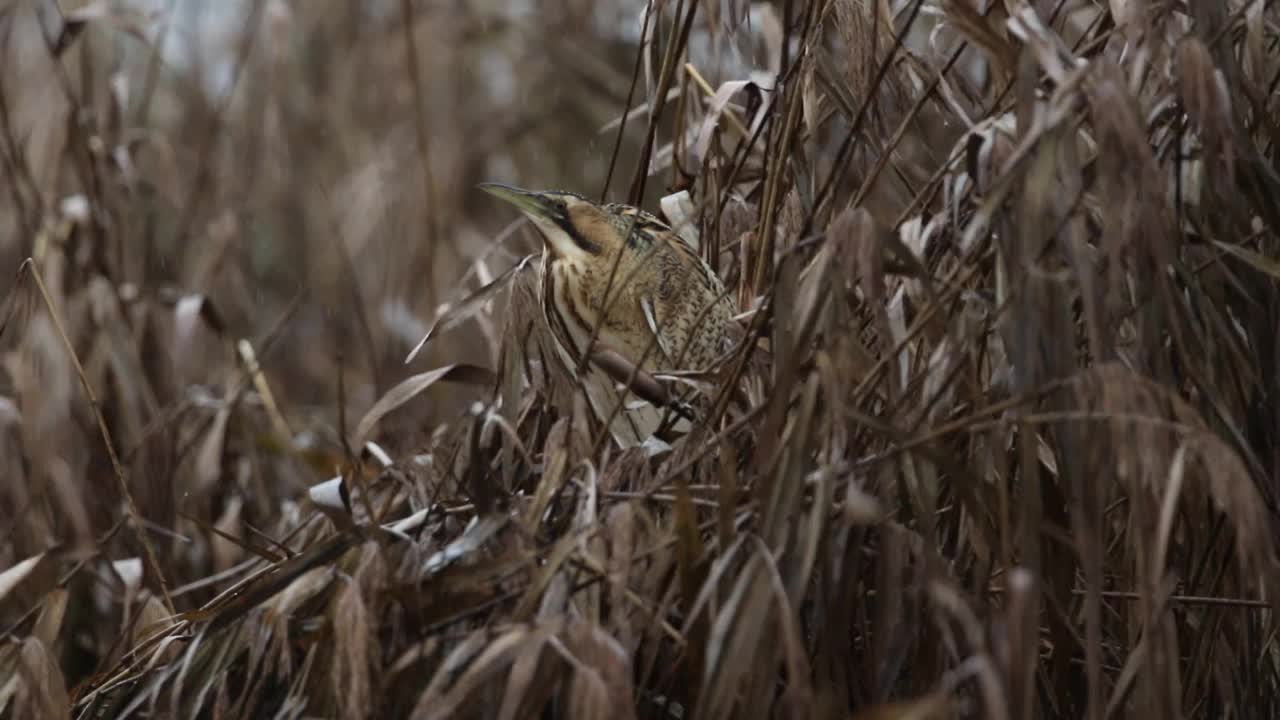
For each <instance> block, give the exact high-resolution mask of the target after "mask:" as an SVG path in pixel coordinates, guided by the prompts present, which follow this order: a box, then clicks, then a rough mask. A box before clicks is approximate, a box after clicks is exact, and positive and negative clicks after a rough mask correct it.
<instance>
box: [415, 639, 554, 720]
mask: <svg viewBox="0 0 1280 720" xmlns="http://www.w3.org/2000/svg"><path fill="white" fill-rule="evenodd" d="M487 635H488V632H487V631H485V630H478V631H476V632H475V633H474V634H473V635H472V636H471V638H469V639H468V640H469V642H466V643H463V644H462V645H460V646H459V647H458V648H457V649H456V650H455V651H454V652H453V654H452V655H450V657H449V660H446V661H445V663H444V664H443V665H441V667H440V669H439V670H438V671H437V672H436V676H435V678H433V679H432V681H431V685H430V686H429V687H428V688H427V689H426V690H425V691H423V693H422V696H421V697H419V698H418V703H417V705H416V706H414V708H413V714H412V717H414V718H422V719H424V720H425V719H430V718H448V717H453V716H454V715H455V713H456V711H457V710H458V708H459V707H461V706H462V703H464V702H465V701H466V700H467V698H469V697H470V696H471V695H472V693H474V692H475V691H476V690H477V689H478V688H479V687H480V686H481V685H482V684H483V683H484V682H485V681H487V680H489V679H490V678H492V677H493V676H494V675H496V674H497V673H498V672H499V671H500V670H502V669H503V668H504V667H506V666H507V664H508V662H509V661H510V660H511V658H512V657H513V656H516V655H517V654H518V653H520V652H521V651H523V650H524V649H525V648H526V647H528V645H529V642H530V641H535V642H539V643H540V642H542V640H541V639H540V638H539V637H538V635H537V634H536V633H533V632H531V631H530V630H529V629H528V628H527V627H524V626H518V627H515V628H512V629H511V630H508V631H507V632H505V633H502V634H501V635H499V636H498V637H496V638H491V637H487ZM477 651H479V653H478V656H476V655H477ZM472 657H474V660H473V659H472ZM450 661H452V662H450ZM463 665H466V666H467V667H466V670H462V666H463ZM459 673H461V674H459ZM445 685H448V686H449V687H448V689H447V690H446V689H445V687H444V686H445Z"/></svg>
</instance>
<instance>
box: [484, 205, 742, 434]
mask: <svg viewBox="0 0 1280 720" xmlns="http://www.w3.org/2000/svg"><path fill="white" fill-rule="evenodd" d="M480 187H481V189H483V190H485V191H486V192H488V193H490V194H492V195H495V196H497V197H499V198H501V199H503V200H505V201H507V202H509V203H511V204H512V205H515V206H516V207H517V208H519V209H520V210H521V211H522V212H523V213H524V214H525V216H527V217H528V218H529V220H530V221H532V223H533V225H534V227H535V228H537V229H538V232H539V233H540V234H541V235H542V240H543V253H542V262H541V264H540V265H539V269H538V274H539V278H538V279H539V283H538V285H539V290H538V300H539V303H540V305H541V311H542V313H543V315H544V317H545V319H546V325H547V327H548V328H549V330H550V335H551V339H552V343H553V345H554V346H555V348H556V354H557V355H558V357H559V359H560V362H561V363H562V364H563V365H564V367H565V369H566V370H567V371H568V374H569V377H570V378H572V379H573V380H574V381H575V382H576V383H577V384H578V385H579V386H580V387H582V388H583V390H584V391H585V392H586V395H587V399H588V401H589V402H590V405H591V408H592V411H593V412H594V414H595V415H596V417H597V418H599V419H600V421H601V422H606V423H608V427H609V430H610V432H611V433H612V435H613V437H614V438H615V439H616V440H617V442H618V444H619V445H621V446H622V447H624V448H627V447H633V446H636V445H639V444H642V443H643V442H644V441H645V440H646V439H648V438H649V437H651V436H652V435H653V434H654V433H655V432H656V431H657V430H659V429H660V427H661V426H662V424H663V422H664V415H665V414H667V413H669V412H670V408H660V407H657V406H655V405H653V404H651V403H648V402H645V401H642V400H638V399H637V398H636V397H635V394H634V393H633V392H630V391H632V390H634V388H635V385H634V384H633V385H627V384H626V383H625V382H620V380H621V378H620V375H621V374H625V373H621V374H620V373H619V372H618V368H617V365H616V364H615V363H606V362H603V359H604V358H605V357H614V356H613V355H611V354H610V353H616V355H617V356H621V358H623V359H624V360H625V361H626V363H629V364H630V365H632V366H634V367H635V368H638V369H639V370H643V371H645V372H647V373H649V374H650V376H652V374H654V373H661V372H672V371H706V370H709V369H711V366H712V365H713V364H714V362H715V361H716V360H717V359H718V358H719V357H721V356H722V355H723V353H725V352H726V351H728V350H729V349H731V345H732V341H731V339H730V332H729V331H730V326H731V323H732V318H733V314H734V307H733V301H732V300H730V299H729V297H728V293H726V292H725V289H724V285H723V283H721V281H720V278H719V277H717V276H716V274H715V272H714V271H712V269H711V268H710V266H708V265H707V263H706V262H705V261H704V260H703V259H702V258H701V257H700V256H699V255H698V253H697V252H695V251H694V250H693V248H691V247H689V245H688V244H687V243H686V242H685V241H684V239H682V238H681V237H680V236H679V235H678V234H677V233H675V232H674V231H673V230H672V229H671V228H670V227H668V226H667V225H666V224H665V223H663V222H662V221H660V220H659V219H658V218H656V217H654V216H653V215H650V214H649V213H647V212H644V211H643V210H640V209H639V208H635V207H631V206H629V205H620V204H613V203H610V204H597V203H594V202H592V201H590V200H587V199H586V198H584V197H582V196H581V195H578V194H576V193H571V192H564V191H558V190H557V191H540V192H539V191H531V190H522V189H519V188H513V187H508V186H505V185H498V184H495V183H484V184H482V185H481V186H480ZM635 374H636V373H635V372H634V371H633V372H632V373H631V375H630V377H635ZM671 427H673V429H674V430H676V431H677V432H679V431H682V430H683V431H687V429H688V427H689V422H688V415H683V416H680V417H679V419H678V420H677V421H676V422H674V423H671Z"/></svg>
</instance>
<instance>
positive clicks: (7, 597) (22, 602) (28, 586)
mask: <svg viewBox="0 0 1280 720" xmlns="http://www.w3.org/2000/svg"><path fill="white" fill-rule="evenodd" d="M52 560H53V558H52V557H50V554H49V553H47V552H42V553H40V554H39V555H32V556H31V557H29V558H27V559H26V560H22V561H21V562H18V563H17V564H15V565H14V566H13V567H11V568H9V569H8V570H5V571H4V572H2V573H0V613H2V614H0V617H3V616H7V615H8V614H9V613H10V612H13V611H15V610H16V611H19V612H21V611H25V610H27V609H28V608H29V607H30V606H32V605H34V604H35V603H36V602H39V598H41V597H44V596H45V594H46V593H48V592H49V591H50V590H52V589H53V588H54V585H55V584H56V583H57V577H56V576H55V574H54V572H53V569H54V568H53V562H52Z"/></svg>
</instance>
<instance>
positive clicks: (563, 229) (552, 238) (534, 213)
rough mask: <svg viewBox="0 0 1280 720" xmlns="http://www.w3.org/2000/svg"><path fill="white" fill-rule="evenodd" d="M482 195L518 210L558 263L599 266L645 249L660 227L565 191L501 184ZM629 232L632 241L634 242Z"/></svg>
mask: <svg viewBox="0 0 1280 720" xmlns="http://www.w3.org/2000/svg"><path fill="white" fill-rule="evenodd" d="M480 189H481V190H484V191H485V192H487V193H489V194H490V195H493V196H495V197H498V198H501V199H503V200H505V201H507V202H509V203H511V204H512V205H515V206H516V207H517V208H519V209H520V211H521V212H523V213H524V214H525V216H526V217H528V218H529V220H531V221H532V222H533V224H534V226H536V227H537V228H538V231H539V232H540V233H541V234H542V240H543V244H544V245H546V247H547V250H548V251H549V252H550V253H551V254H552V255H554V256H555V257H556V258H559V259H565V260H578V261H582V262H587V263H591V262H599V261H601V260H607V259H609V258H612V257H614V256H615V254H616V253H619V252H623V254H624V257H625V256H626V255H627V254H629V253H627V252H626V251H628V250H634V249H636V248H637V247H638V246H639V245H642V244H647V243H642V240H643V238H644V236H645V233H646V231H648V230H650V229H652V228H653V227H654V226H657V225H659V224H660V223H659V222H658V220H657V219H656V218H654V217H652V216H650V215H648V214H647V213H639V212H638V211H635V210H634V209H632V208H627V207H626V206H622V205H597V204H596V203H594V202H591V201H590V200H587V199H586V198H584V197H582V196H581V195H578V194H576V193H571V192H566V191H563V190H543V191H536V190H522V189H520V188H514V187H510V186H507V185H499V184H497V183H483V184H481V185H480ZM628 232H630V233H631V235H630V237H631V241H630V242H628V240H627V238H628Z"/></svg>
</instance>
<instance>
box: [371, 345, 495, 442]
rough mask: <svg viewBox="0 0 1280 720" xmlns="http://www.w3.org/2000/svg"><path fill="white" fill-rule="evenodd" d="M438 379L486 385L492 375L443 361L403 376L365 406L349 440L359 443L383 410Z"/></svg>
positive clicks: (381, 416) (419, 392) (392, 406)
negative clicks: (369, 405) (413, 373)
mask: <svg viewBox="0 0 1280 720" xmlns="http://www.w3.org/2000/svg"><path fill="white" fill-rule="evenodd" d="M441 381H448V382H461V383H466V384H468V385H488V384H491V383H493V381H494V375H493V372H492V371H490V370H488V369H486V368H482V367H479V366H477V365H462V364H457V365H446V366H444V367H442V368H436V369H435V370H429V371H427V372H424V373H418V374H417V375H413V376H410V377H408V378H405V379H404V380H401V381H400V382H399V383H398V384H396V386H395V387H393V388H391V389H390V390H388V391H387V392H385V393H384V394H383V395H382V397H380V398H378V401H377V402H376V403H374V404H373V407H371V408H369V411H368V412H366V413H365V414H364V417H362V418H360V423H359V424H358V425H356V432H355V436H354V437H353V439H352V442H351V444H352V445H356V446H363V445H364V442H365V440H366V439H367V438H368V435H369V431H370V430H372V429H373V426H374V425H377V424H378V421H380V420H382V418H383V417H384V416H386V414H387V413H389V412H391V411H392V410H395V409H396V408H398V407H400V406H401V405H404V404H405V403H407V402H409V401H410V400H412V399H413V398H415V397H417V396H418V395H419V394H421V393H422V392H423V391H424V390H426V389H427V388H429V387H431V386H432V385H435V384H436V383H438V382H441Z"/></svg>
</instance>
